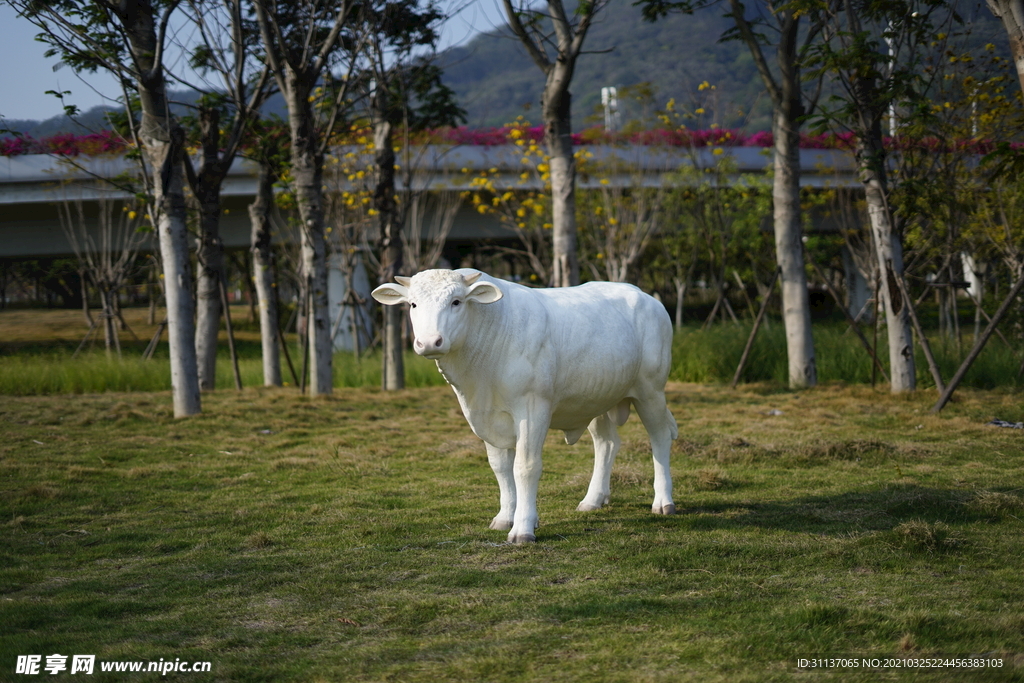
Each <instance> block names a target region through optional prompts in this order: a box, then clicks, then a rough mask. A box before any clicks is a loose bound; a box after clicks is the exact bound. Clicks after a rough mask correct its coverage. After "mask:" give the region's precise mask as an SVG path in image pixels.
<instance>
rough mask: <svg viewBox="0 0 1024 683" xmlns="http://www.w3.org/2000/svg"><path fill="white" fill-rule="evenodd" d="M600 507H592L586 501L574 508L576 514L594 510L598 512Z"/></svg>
mask: <svg viewBox="0 0 1024 683" xmlns="http://www.w3.org/2000/svg"><path fill="white" fill-rule="evenodd" d="M600 509H601V506H600V505H592V504H590V503H587V502H586V501H584V502H582V503H580V504H579V505H577V506H576V512H593V511H594V510H600Z"/></svg>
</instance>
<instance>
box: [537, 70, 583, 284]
mask: <svg viewBox="0 0 1024 683" xmlns="http://www.w3.org/2000/svg"><path fill="white" fill-rule="evenodd" d="M565 70H566V69H565V67H563V66H562V65H561V64H556V65H555V66H554V67H553V68H552V70H551V72H550V73H549V74H548V79H547V84H546V85H545V87H544V95H543V98H542V102H541V107H542V109H543V112H544V144H545V146H546V147H547V150H548V157H549V159H548V168H549V173H550V175H551V224H552V251H553V254H552V258H553V263H552V269H551V271H552V277H551V285H552V286H554V287H571V286H573V285H578V284H579V283H580V265H579V260H578V258H577V254H576V159H575V158H574V156H573V148H572V106H571V102H572V95H571V94H570V93H569V81H570V80H571V79H572V70H571V69H569V70H568V74H566V73H564V71H565Z"/></svg>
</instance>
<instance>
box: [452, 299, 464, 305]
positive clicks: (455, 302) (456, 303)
mask: <svg viewBox="0 0 1024 683" xmlns="http://www.w3.org/2000/svg"><path fill="white" fill-rule="evenodd" d="M461 303H462V302H461V301H459V300H458V299H456V300H455V301H453V302H452V306H458V305H459V304H461Z"/></svg>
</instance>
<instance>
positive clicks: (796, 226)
mask: <svg viewBox="0 0 1024 683" xmlns="http://www.w3.org/2000/svg"><path fill="white" fill-rule="evenodd" d="M773 127H774V129H775V130H774V138H775V178H774V180H773V187H772V199H773V200H774V218H775V257H776V259H777V262H778V264H779V268H780V269H781V277H782V320H783V323H784V325H785V328H786V351H787V355H788V357H789V386H790V388H793V389H798V388H802V387H813V386H815V385H816V384H817V383H818V370H817V365H816V363H815V358H814V338H813V337H812V335H811V306H810V296H809V294H808V292H807V272H806V270H805V269H804V252H803V228H802V226H801V222H800V132H799V127H798V124H797V123H796V122H795V121H793V120H792V119H791V118H790V117H788V116H787V115H786V114H785V110H783V109H782V108H777V109H776V111H775V120H774V126H773Z"/></svg>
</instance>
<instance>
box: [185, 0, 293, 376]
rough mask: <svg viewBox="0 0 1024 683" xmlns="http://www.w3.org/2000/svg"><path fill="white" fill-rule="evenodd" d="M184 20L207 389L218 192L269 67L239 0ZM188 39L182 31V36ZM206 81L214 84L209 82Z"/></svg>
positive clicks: (200, 3) (192, 1)
mask: <svg viewBox="0 0 1024 683" xmlns="http://www.w3.org/2000/svg"><path fill="white" fill-rule="evenodd" d="M184 7H185V9H186V11H184V12H183V15H184V16H185V17H186V18H187V20H188V22H189V23H190V24H191V26H193V27H194V28H195V30H194V31H192V32H187V33H188V35H192V36H195V42H194V43H193V44H188V45H182V46H181V48H182V50H183V51H185V52H186V53H187V54H189V66H190V67H191V68H192V69H193V70H194V73H195V75H196V76H198V77H199V79H201V80H197V78H195V77H186V76H185V75H182V74H178V75H177V78H178V80H180V81H181V82H183V83H185V84H186V85H188V86H190V87H191V88H192V89H194V90H196V91H198V92H201V93H203V95H202V96H201V97H200V99H199V102H198V104H197V107H196V109H197V111H196V115H195V116H194V117H188V119H186V121H185V123H186V124H190V125H186V128H189V129H191V131H190V132H191V133H192V135H191V137H192V138H193V139H194V140H195V141H197V142H198V145H199V149H200V154H199V157H198V164H197V165H195V166H194V165H193V162H192V160H191V159H190V158H189V157H188V156H185V164H186V166H185V168H186V171H187V178H188V181H189V185H190V187H191V189H192V194H193V196H194V197H195V200H196V204H197V205H198V209H199V239H198V249H197V252H196V260H197V262H198V271H199V272H198V273H197V278H196V356H197V362H198V368H199V387H200V389H203V390H210V389H213V388H214V387H215V383H216V379H217V374H216V372H217V335H218V333H219V331H220V317H221V314H222V311H221V296H220V292H221V284H222V282H223V281H224V280H225V272H224V246H223V242H222V241H221V237H220V217H221V214H222V211H221V197H220V193H221V187H222V185H223V183H224V179H225V178H226V177H227V174H228V170H229V169H230V168H231V165H232V164H233V163H234V161H235V157H236V156H237V154H238V150H239V146H240V145H241V144H242V141H243V139H244V136H245V134H246V132H247V130H248V128H249V126H250V125H251V123H252V121H253V120H254V118H255V117H256V116H258V112H259V109H260V107H261V106H262V104H263V102H264V101H265V100H266V98H267V97H268V95H269V94H270V92H271V87H270V86H271V84H272V82H273V81H272V79H271V78H270V70H269V68H267V67H266V65H265V64H264V63H263V62H262V61H259V60H257V59H255V55H254V54H253V53H254V47H255V44H257V43H258V41H259V34H258V31H257V29H256V26H255V25H254V23H253V22H252V21H248V20H246V19H245V17H244V8H243V6H242V2H241V0H188V2H187V5H185V6H184ZM179 33H186V32H179ZM207 78H209V79H211V80H207Z"/></svg>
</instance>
